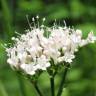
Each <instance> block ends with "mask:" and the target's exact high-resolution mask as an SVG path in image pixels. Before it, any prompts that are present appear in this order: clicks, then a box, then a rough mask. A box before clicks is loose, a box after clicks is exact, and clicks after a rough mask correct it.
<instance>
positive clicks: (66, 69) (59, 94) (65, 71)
mask: <svg viewBox="0 0 96 96" xmlns="http://www.w3.org/2000/svg"><path fill="white" fill-rule="evenodd" d="M69 67H70V64H68V65H67V66H66V67H65V70H64V73H63V77H62V80H61V83H60V87H59V90H58V93H57V96H61V95H62V91H63V87H64V84H65V79H66V76H67V72H68V69H69Z"/></svg>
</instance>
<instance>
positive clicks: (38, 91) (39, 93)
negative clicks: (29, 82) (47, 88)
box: [33, 83, 43, 96]
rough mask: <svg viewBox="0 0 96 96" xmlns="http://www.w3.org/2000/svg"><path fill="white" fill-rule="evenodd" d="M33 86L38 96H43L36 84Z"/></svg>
mask: <svg viewBox="0 0 96 96" xmlns="http://www.w3.org/2000/svg"><path fill="white" fill-rule="evenodd" d="M33 85H34V88H35V89H36V91H37V93H38V95H39V96H43V94H42V93H41V91H40V89H39V87H38V85H37V83H34V84H33Z"/></svg>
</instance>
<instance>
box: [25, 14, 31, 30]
mask: <svg viewBox="0 0 96 96" xmlns="http://www.w3.org/2000/svg"><path fill="white" fill-rule="evenodd" d="M26 19H27V22H28V25H29V27H30V29H32V26H31V24H30V22H29V18H28V15H26Z"/></svg>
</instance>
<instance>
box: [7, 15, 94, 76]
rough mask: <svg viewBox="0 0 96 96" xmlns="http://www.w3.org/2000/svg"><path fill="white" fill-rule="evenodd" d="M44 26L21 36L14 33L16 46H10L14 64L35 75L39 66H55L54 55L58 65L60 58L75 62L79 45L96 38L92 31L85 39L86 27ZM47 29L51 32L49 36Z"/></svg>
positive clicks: (45, 68) (9, 53) (10, 58)
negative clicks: (51, 61)
mask: <svg viewBox="0 0 96 96" xmlns="http://www.w3.org/2000/svg"><path fill="white" fill-rule="evenodd" d="M37 19H39V18H38V16H37ZM33 21H34V20H33ZM43 21H45V19H43ZM44 27H45V26H44ZM44 27H42V28H41V27H40V28H39V27H36V26H34V27H33V28H32V29H31V30H28V32H27V33H26V34H23V35H20V37H19V38H15V37H12V40H14V42H15V44H14V46H13V47H10V48H6V52H7V53H8V54H7V56H8V60H7V62H8V63H9V64H10V66H12V67H15V68H16V69H17V70H23V71H24V72H26V74H30V75H34V74H36V72H37V71H38V70H42V71H44V70H47V68H48V67H51V63H50V60H52V59H53V60H54V63H55V66H56V64H58V63H59V64H60V62H67V63H71V62H72V61H73V59H74V58H75V55H74V53H75V52H77V51H78V48H79V47H82V46H84V45H86V44H89V43H94V41H96V37H95V36H94V35H93V32H90V33H89V34H88V37H87V38H86V39H82V31H81V30H78V29H77V30H74V29H71V28H67V27H55V26H53V27H52V28H51V27H46V30H45V29H44ZM45 32H47V33H46V34H49V33H50V34H49V35H48V36H47V37H45V35H44V34H45ZM48 32H49V33H48Z"/></svg>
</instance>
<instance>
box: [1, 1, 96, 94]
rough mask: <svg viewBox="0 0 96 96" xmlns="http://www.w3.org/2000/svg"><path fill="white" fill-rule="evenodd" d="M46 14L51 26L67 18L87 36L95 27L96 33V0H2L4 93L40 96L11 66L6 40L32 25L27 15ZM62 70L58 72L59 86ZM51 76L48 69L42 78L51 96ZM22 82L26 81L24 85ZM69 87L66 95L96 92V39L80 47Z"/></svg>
mask: <svg viewBox="0 0 96 96" xmlns="http://www.w3.org/2000/svg"><path fill="white" fill-rule="evenodd" d="M27 14H28V15H29V20H30V22H31V18H32V17H33V16H36V15H39V16H40V18H42V17H46V19H47V20H46V25H49V26H51V25H52V24H53V22H54V19H57V23H58V24H59V22H61V25H62V26H63V25H64V24H63V20H65V21H66V23H67V26H70V27H72V26H74V28H78V29H82V30H83V34H84V37H86V36H87V33H88V32H89V31H91V30H93V31H94V33H95V35H96V0H0V96H23V95H22V94H21V93H22V91H23V90H22V89H24V90H25V91H24V92H26V96H37V94H36V92H35V90H34V88H33V87H32V85H31V84H30V83H29V82H28V81H27V80H26V79H24V78H23V77H20V78H21V79H19V78H18V75H17V74H16V73H15V72H14V71H13V70H11V68H10V66H9V65H8V64H7V63H6V53H5V50H4V48H2V46H1V44H2V43H8V42H11V39H10V38H11V37H12V36H15V35H16V34H15V33H14V32H15V30H16V31H17V32H19V33H24V30H25V29H28V28H29V26H28V23H27V20H26V15H27ZM61 76H62V72H60V74H58V75H57V76H56V81H55V82H56V90H57V89H58V85H59V80H60V77H61ZM48 80H49V78H48V75H47V74H46V73H44V74H42V75H41V76H40V79H39V82H40V83H39V85H40V87H41V89H43V90H44V93H45V94H46V95H45V96H50V86H49V81H48ZM22 82H23V83H24V84H23V83H22ZM20 85H23V87H22V88H21V87H20ZM66 86H67V87H66V88H64V91H63V95H62V96H96V43H95V44H90V45H88V46H86V47H83V48H81V49H80V51H79V52H78V53H76V59H75V60H74V62H73V64H72V68H71V69H70V71H69V73H68V76H67V82H66Z"/></svg>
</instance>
